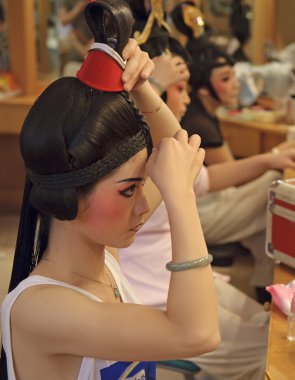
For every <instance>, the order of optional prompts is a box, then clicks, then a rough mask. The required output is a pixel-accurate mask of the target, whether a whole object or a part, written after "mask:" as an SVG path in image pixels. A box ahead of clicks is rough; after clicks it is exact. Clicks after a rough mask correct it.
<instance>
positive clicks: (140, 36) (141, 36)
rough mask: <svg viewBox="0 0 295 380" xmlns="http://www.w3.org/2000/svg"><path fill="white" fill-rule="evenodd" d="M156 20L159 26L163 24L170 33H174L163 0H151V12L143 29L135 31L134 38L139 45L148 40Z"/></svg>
mask: <svg viewBox="0 0 295 380" xmlns="http://www.w3.org/2000/svg"><path fill="white" fill-rule="evenodd" d="M155 21H157V23H158V26H159V27H161V26H163V27H164V28H165V29H166V30H167V31H168V32H169V33H172V31H171V28H170V26H169V25H168V24H167V22H166V21H165V18H164V10H163V4H162V0H151V13H150V15H149V18H148V20H147V23H146V24H145V27H144V29H143V31H142V32H141V33H140V32H139V31H136V32H135V33H134V38H135V39H136V41H137V43H138V45H142V44H144V43H145V42H146V41H147V40H148V38H149V36H150V34H151V31H152V28H153V25H154V22H155Z"/></svg>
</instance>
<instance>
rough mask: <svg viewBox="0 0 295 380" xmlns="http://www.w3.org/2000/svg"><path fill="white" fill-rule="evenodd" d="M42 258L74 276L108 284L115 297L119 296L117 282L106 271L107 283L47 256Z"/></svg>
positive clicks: (104, 284)
mask: <svg viewBox="0 0 295 380" xmlns="http://www.w3.org/2000/svg"><path fill="white" fill-rule="evenodd" d="M42 260H46V261H49V262H51V263H52V264H54V265H55V266H57V267H59V268H62V269H64V270H66V271H67V272H69V273H73V274H75V275H76V276H78V277H80V278H84V279H85V280H90V281H94V282H97V283H99V284H101V285H103V286H109V287H111V288H112V289H113V291H114V295H115V298H120V297H121V294H120V290H119V288H118V286H117V284H116V283H113V282H112V279H111V277H110V275H109V274H108V272H107V271H105V274H106V275H107V277H108V279H109V281H110V284H107V283H106V282H103V281H100V280H95V279H94V278H90V277H86V276H82V275H81V274H79V273H77V272H75V271H73V270H72V269H70V268H67V267H64V266H63V265H60V264H57V263H56V262H55V261H53V260H51V259H48V258H47V257H44V258H42Z"/></svg>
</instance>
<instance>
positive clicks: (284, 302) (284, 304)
mask: <svg viewBox="0 0 295 380" xmlns="http://www.w3.org/2000/svg"><path fill="white" fill-rule="evenodd" d="M265 289H266V290H267V291H268V292H269V293H270V294H271V295H272V300H273V302H274V303H275V304H276V305H277V307H278V308H279V309H280V310H281V311H282V312H283V313H284V314H286V315H288V314H289V313H290V311H291V303H292V312H294V313H295V310H293V309H294V307H295V302H294V301H295V280H293V281H291V282H289V284H287V285H284V284H275V285H269V286H267V287H266V288H265ZM292 300H293V302H292Z"/></svg>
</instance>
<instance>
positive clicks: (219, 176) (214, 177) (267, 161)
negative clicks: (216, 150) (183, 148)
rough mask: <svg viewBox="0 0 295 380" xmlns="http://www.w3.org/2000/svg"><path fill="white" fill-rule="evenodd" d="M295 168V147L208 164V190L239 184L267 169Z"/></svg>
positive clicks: (252, 178) (250, 179)
mask: <svg viewBox="0 0 295 380" xmlns="http://www.w3.org/2000/svg"><path fill="white" fill-rule="evenodd" d="M285 168H291V169H294V168H295V149H287V150H285V151H283V152H281V153H278V154H273V153H264V154H259V155H256V156H252V157H249V158H245V159H241V160H235V161H232V162H227V163H221V164H215V165H211V166H209V167H208V168H207V169H208V175H209V182H210V191H217V190H222V189H224V188H226V187H229V186H240V185H243V184H245V183H247V182H249V181H252V180H254V179H255V178H257V177H259V176H260V175H262V174H264V173H265V172H266V171H267V170H284V169H285Z"/></svg>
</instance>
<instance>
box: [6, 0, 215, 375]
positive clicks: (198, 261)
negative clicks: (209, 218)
mask: <svg viewBox="0 0 295 380" xmlns="http://www.w3.org/2000/svg"><path fill="white" fill-rule="evenodd" d="M85 16H86V20H87V22H88V24H89V26H90V28H91V30H92V33H93V35H94V40H95V42H94V44H93V45H92V47H91V49H90V51H89V54H88V56H87V58H86V60H85V62H84V63H83V65H82V66H81V68H80V70H79V71H78V73H77V78H62V79H59V80H57V81H56V82H54V83H53V84H51V85H50V86H49V87H48V88H47V89H46V90H45V91H44V93H43V94H41V95H40V97H39V98H38V99H37V100H36V102H35V104H34V105H33V107H32V109H31V110H30V112H29V114H28V116H27V117H26V120H25V122H24V125H23V128H22V131H21V137H20V143H21V152H22V155H23V159H24V162H25V167H26V186H25V192H24V199H23V206H22V212H21V219H20V226H19V232H18V240H17V246H16V252H15V259H14V264H13V272H12V278H11V282H10V288H9V291H10V293H9V294H8V295H7V297H6V298H5V300H4V302H3V304H2V306H1V322H2V330H3V347H4V350H5V353H6V358H7V360H5V357H4V352H3V353H2V357H1V360H2V362H1V369H0V373H1V380H2V379H5V378H7V376H8V379H12V380H14V379H18V378H21V379H24V380H32V379H42V380H47V379H48V380H49V379H50V380H52V379H55V380H59V379H62V380H64V379H79V380H86V379H97V380H98V379H109V380H115V379H127V378H128V379H135V378H139V377H140V378H145V379H154V378H155V365H154V363H153V362H152V361H154V360H160V359H172V358H177V357H180V356H181V357H188V356H192V355H196V354H198V355H199V354H201V353H204V352H207V351H210V350H212V349H214V348H215V347H216V345H217V343H218V341H219V331H218V323H217V314H216V301H215V290H214V285H213V280H212V272H211V268H210V265H209V264H210V262H211V256H210V255H208V252H207V249H206V245H205V242H204V238H203V235H202V230H201V226H200V223H199V219H198V213H197V209H196V207H195V198H194V193H193V190H192V188H193V183H194V181H195V178H196V176H197V174H198V171H199V169H200V167H201V165H202V162H203V158H204V151H203V150H202V149H199V143H200V139H199V137H198V136H194V137H192V138H190V140H188V137H187V133H186V132H185V131H182V130H180V127H179V124H178V122H177V120H176V119H175V118H174V116H173V114H172V113H171V112H170V111H169V110H168V108H167V107H166V106H165V104H164V103H163V102H162V99H161V98H160V97H159V96H158V95H157V94H156V93H155V91H154V90H153V89H152V88H151V87H150V85H149V83H148V82H147V80H146V79H147V78H148V77H149V75H150V73H151V71H152V68H153V65H152V63H151V61H150V59H149V57H148V55H147V54H146V53H143V52H141V50H140V49H139V47H138V45H137V44H136V42H135V41H134V40H132V39H130V40H129V41H128V38H129V36H130V32H131V14H130V11H129V8H128V7H126V5H125V3H124V2H121V1H119V0H108V1H104V0H99V1H92V2H90V3H89V4H88V5H87V6H86V9H85ZM110 45H111V46H113V47H114V49H112V47H111V46H110ZM122 57H123V59H124V60H125V61H123V59H122ZM128 92H129V93H128ZM143 115H144V116H143ZM147 123H148V124H147ZM149 127H150V130H149ZM150 133H151V134H150ZM172 136H174V137H172ZM151 137H152V139H153V143H154V148H153V150H152V141H151ZM164 137H165V138H164ZM148 176H149V177H150V178H151V180H147V178H148ZM146 180H147V184H146V186H145V192H143V185H144V183H145V181H146ZM155 185H156V186H155ZM156 187H157V188H158V189H157V188H156ZM171 189H172V190H173V191H171ZM160 194H161V196H162V197H163V199H164V201H165V203H166V207H167V210H168V214H169V217H170V219H171V231H172V245H173V258H172V261H171V262H169V263H167V270H169V271H171V273H172V274H171V284H170V294H169V299H168V301H167V310H165V311H160V310H157V309H154V308H152V307H146V306H143V305H135V304H136V303H140V302H139V301H138V299H137V297H136V296H135V294H134V292H133V290H132V289H131V287H130V285H129V284H128V282H127V280H126V279H125V278H124V276H123V275H122V273H121V271H120V268H119V265H118V263H117V261H116V259H115V258H114V256H113V255H111V254H110V253H109V252H108V251H107V250H106V249H105V247H106V246H109V247H115V249H114V251H116V249H117V248H119V247H120V248H122V247H126V246H128V245H129V244H131V243H132V242H133V241H134V238H135V235H136V232H137V231H138V230H139V229H140V227H141V225H142V223H143V222H144V220H145V218H146V217H147V216H148V212H150V213H151V212H153V210H154V209H155V208H156V206H157V205H158V204H159V202H160V200H161V196H160ZM179 199H181V202H179ZM147 200H148V201H149V206H148V205H147ZM180 203H181V207H180ZM114 253H115V252H114ZM138 254H139V255H140V252H138ZM188 269H189V270H188ZM196 273H198V275H197V276H196ZM204 289H205V290H206V291H204ZM183 294H187V296H186V297H185V299H184V298H183ZM200 305H202V307H200ZM6 363H7V369H6V368H5V366H6Z"/></svg>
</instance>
